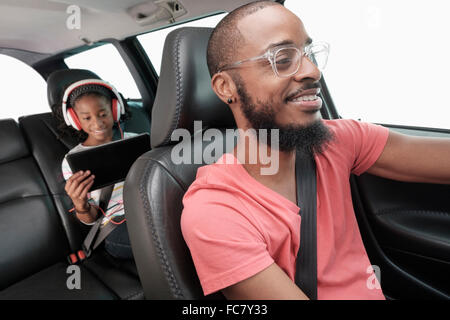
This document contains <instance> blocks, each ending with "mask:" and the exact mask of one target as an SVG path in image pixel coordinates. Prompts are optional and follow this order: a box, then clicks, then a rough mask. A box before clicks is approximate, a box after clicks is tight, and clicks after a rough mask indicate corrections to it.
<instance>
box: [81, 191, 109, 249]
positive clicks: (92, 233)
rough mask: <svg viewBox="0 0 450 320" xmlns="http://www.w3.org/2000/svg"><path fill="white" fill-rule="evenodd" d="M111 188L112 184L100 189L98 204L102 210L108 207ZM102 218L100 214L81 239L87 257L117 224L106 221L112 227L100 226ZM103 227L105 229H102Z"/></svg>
mask: <svg viewBox="0 0 450 320" xmlns="http://www.w3.org/2000/svg"><path fill="white" fill-rule="evenodd" d="M113 189H114V184H113V185H110V186H107V187H104V188H102V189H101V191H100V199H99V206H100V208H102V210H103V211H104V212H106V211H107V209H108V204H109V200H110V199H111V195H112V192H113ZM103 218H104V216H103V215H101V217H100V218H98V219H97V220H96V221H95V223H94V225H93V226H92V227H91V229H90V230H89V232H88V234H87V236H86V238H85V239H84V241H83V251H84V252H85V255H86V257H89V256H90V255H91V253H92V250H94V249H95V248H97V247H98V245H99V244H100V243H101V241H103V239H105V238H106V237H107V236H108V235H109V234H110V233H111V232H112V231H113V230H114V229H115V227H116V226H117V224H114V223H108V225H111V226H112V229H111V226H109V227H108V228H106V229H105V228H102V221H103ZM103 229H105V231H102V230H103ZM106 232H107V234H106ZM100 236H102V239H101V241H98V240H97V239H100ZM94 241H95V243H94ZM93 244H94V245H93Z"/></svg>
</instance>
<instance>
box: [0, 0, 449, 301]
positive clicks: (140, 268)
mask: <svg viewBox="0 0 450 320" xmlns="http://www.w3.org/2000/svg"><path fill="white" fill-rule="evenodd" d="M247 2H250V1H244V0H232V1H226V2H225V1H206V2H205V1H196V0H180V1H175V0H174V1H146V2H142V1H95V2H89V1H84V0H76V1H70V3H71V4H73V5H77V6H79V7H81V8H82V9H83V10H85V11H83V12H85V13H86V15H85V16H86V17H85V18H83V19H84V20H83V23H84V24H85V26H86V27H85V28H82V29H81V30H80V31H79V32H75V33H72V34H70V33H69V35H70V36H68V33H67V32H65V30H64V28H56V27H54V25H52V24H53V23H54V24H55V25H57V24H61V23H65V19H66V17H67V13H66V9H67V6H68V5H67V2H63V1H43V2H42V4H39V5H38V4H36V3H35V2H33V1H30V0H21V1H14V2H13V1H6V2H5V4H1V5H0V7H1V8H2V9H3V8H5V10H2V13H1V14H0V17H1V18H3V17H7V16H8V15H9V16H11V15H14V14H15V15H16V16H17V14H18V12H25V13H26V14H29V16H26V17H35V16H37V17H38V18H37V19H35V20H33V21H31V20H32V19H28V20H27V19H23V21H26V22H22V24H15V25H14V24H13V23H11V28H10V29H9V30H12V31H11V32H14V34H15V35H17V37H8V36H7V35H6V34H7V31H8V30H5V29H4V28H3V31H0V54H6V55H9V56H12V57H15V58H17V59H19V60H21V61H22V62H25V63H26V64H27V65H29V66H30V67H32V68H33V69H34V70H36V71H37V72H38V73H39V74H40V75H41V76H42V77H43V78H44V79H45V80H46V81H47V86H48V88H47V99H48V104H49V106H50V107H49V110H48V112H45V113H39V114H31V115H24V116H22V117H20V118H19V119H18V121H16V120H15V119H1V120H0V147H1V149H2V152H1V153H0V252H1V253H2V254H1V255H0V299H1V300H3V299H12V300H15V299H19V300H22V299H49V300H61V299H73V300H78V299H83V300H143V299H151V300H153V299H156V300H159V299H169V300H171V299H176V300H193V299H224V296H223V295H222V294H221V293H220V292H219V293H216V294H212V295H209V296H206V297H205V296H204V295H203V292H202V289H201V286H200V282H199V280H198V277H197V275H196V272H195V267H194V264H193V262H192V258H191V256H190V253H189V249H188V247H187V245H186V244H185V242H184V240H183V237H182V234H181V229H180V216H181V212H182V210H183V204H182V198H183V195H184V193H185V192H186V191H187V189H188V188H189V186H190V184H191V183H192V182H193V181H194V180H195V176H196V172H197V169H198V168H199V167H200V166H203V165H205V163H201V164H195V161H192V162H191V163H192V164H174V163H173V161H172V160H171V152H172V151H173V149H174V148H175V147H176V146H177V144H178V143H180V142H178V141H172V139H171V137H172V133H173V132H174V130H176V129H185V130H187V131H188V132H189V133H190V134H191V135H192V140H191V141H190V142H189V143H190V144H191V146H192V148H191V150H194V142H196V141H197V140H196V139H195V137H196V135H197V134H201V132H195V128H194V121H199V120H201V121H202V125H203V128H202V129H203V130H206V129H210V128H214V129H217V130H219V131H221V132H224V130H226V129H228V128H235V123H234V118H233V115H232V114H231V111H230V110H229V108H228V107H227V106H226V105H225V104H224V103H223V102H222V101H221V100H219V99H218V98H217V96H216V95H215V94H214V92H213V91H212V89H211V86H210V79H211V78H210V75H209V72H208V69H207V65H206V46H207V41H208V38H209V35H210V33H211V31H212V29H211V28H206V27H184V26H183V25H182V23H183V22H186V21H190V20H193V19H197V18H201V17H203V16H205V15H207V14H215V13H218V12H229V11H231V10H233V9H234V8H236V7H238V6H240V5H242V4H244V3H247ZM278 2H280V3H283V1H278ZM167 6H168V7H167ZM167 8H169V9H167ZM19 9H24V11H20V10H19ZM52 12H53V14H54V19H50V18H51V17H52V14H51V13H52ZM55 12H56V13H55ZM111 16H112V17H113V19H114V20H113V21H114V23H111ZM45 19H47V20H45ZM3 21H4V23H5V25H6V22H8V21H9V20H8V19H7V18H5V20H3ZM5 21H6V22H5ZM45 21H51V22H50V23H49V26H46V27H45V28H48V29H49V30H51V29H54V31H53V34H47V35H45V36H44V35H37V33H36V34H33V33H30V31H29V30H31V29H33V28H35V29H36V30H39V28H41V30H42V29H44V27H43V26H44V25H45ZM177 24H180V25H179V27H178V28H177V29H175V30H174V31H172V32H171V33H170V34H169V35H168V36H167V38H166V40H165V43H164V49H163V55H162V61H161V71H160V74H159V76H158V74H157V73H156V72H155V70H154V68H153V66H152V63H151V61H150V60H149V59H148V57H147V56H146V54H145V52H144V51H143V48H142V47H141V46H140V44H139V42H138V41H137V40H136V35H139V34H142V33H146V32H149V31H152V30H158V29H161V28H163V27H166V26H173V25H177ZM104 25H108V28H105V27H104ZM0 29H2V28H0ZM61 29H62V30H61ZM46 30H47V29H46ZM21 37H22V38H23V39H25V38H26V41H22V40H21ZM103 43H112V44H113V45H114V46H115V47H116V48H117V49H118V51H119V53H120V55H121V57H122V58H123V60H124V61H125V63H126V65H127V67H128V68H129V69H130V71H131V74H132V76H133V78H134V80H135V82H136V85H137V86H138V88H139V91H140V92H141V95H142V99H139V100H128V101H127V103H128V106H129V108H130V110H131V113H132V117H131V118H130V119H129V120H127V121H126V122H125V123H124V128H125V131H129V132H135V133H149V134H150V138H151V148H152V150H150V151H148V152H146V153H145V154H144V155H142V156H141V157H139V158H138V160H137V161H136V162H135V163H134V164H133V166H132V168H131V170H130V171H129V173H128V175H127V178H126V180H125V185H124V206H125V214H126V219H127V228H128V231H129V235H130V241H131V245H132V250H133V254H134V261H133V260H121V259H115V258H113V257H112V256H110V255H109V254H108V253H107V252H106V251H105V250H104V248H102V247H100V248H98V249H96V250H95V251H94V252H93V254H92V256H90V257H89V258H86V259H83V258H82V257H80V256H79V255H78V252H79V250H80V249H81V244H82V242H83V240H84V237H85V236H86V234H87V233H88V231H89V227H88V226H86V225H83V224H81V223H80V222H79V221H78V220H77V218H76V217H75V216H74V215H73V214H70V213H69V210H70V208H72V203H71V201H70V198H69V197H68V196H67V194H66V192H65V190H64V185H65V180H64V177H63V175H62V172H61V162H62V160H63V158H64V156H65V155H66V153H67V152H68V151H69V150H70V149H71V148H73V147H74V146H75V145H76V144H77V141H75V140H74V139H70V138H68V137H66V136H61V134H60V132H59V131H58V129H57V123H56V120H55V117H54V114H53V112H52V110H51V106H54V105H58V102H59V101H61V100H62V93H63V92H62V91H63V89H62V88H64V87H65V86H66V85H67V84H69V83H73V82H74V81H78V80H82V79H90V78H96V79H100V77H99V76H98V75H97V74H95V73H94V72H93V71H91V70H85V69H70V68H68V66H67V65H66V64H65V62H64V59H65V58H66V57H68V56H71V55H74V54H76V53H79V52H82V51H84V50H89V49H90V48H92V47H95V46H96V45H101V44H103ZM103 80H108V79H103ZM321 86H322V91H321V94H320V95H321V98H322V100H323V102H324V104H323V107H322V111H321V115H322V118H324V119H338V118H339V113H338V112H337V110H336V107H335V105H334V103H333V100H332V98H331V95H330V93H329V91H328V88H327V85H326V82H325V79H323V78H322V79H321ZM43 94H45V93H43ZM389 128H390V129H391V130H397V131H400V132H405V133H408V134H413V135H430V136H439V137H447V138H448V137H450V131H443V130H434V129H430V128H415V127H414V128H413V127H401V126H395V125H389ZM194 140H195V141H194ZM200 141H201V148H202V150H205V148H207V147H208V145H210V144H211V143H212V141H203V140H200ZM222 142H223V144H224V146H225V141H222ZM224 149H225V148H224ZM215 156H216V157H217V158H219V157H220V156H221V154H216V155H215ZM190 157H192V158H193V154H191V155H190ZM351 186H352V197H353V204H354V207H355V213H356V215H357V220H358V224H359V228H360V231H361V234H362V237H363V241H364V245H365V247H366V250H367V252H368V255H369V258H370V260H371V263H372V264H373V265H377V266H379V267H380V269H381V270H382V273H381V277H382V278H381V281H380V282H381V285H382V287H383V292H384V294H385V296H386V298H388V299H417V298H424V299H448V298H450V281H449V278H448V276H447V274H448V270H449V268H450V234H449V231H448V230H450V202H449V200H448V195H449V194H450V186H449V185H433V184H419V183H404V182H397V181H391V180H388V179H383V178H379V177H375V176H372V175H370V174H363V175H361V176H358V177H357V176H352V177H351ZM71 255H72V257H73V255H75V256H76V260H77V261H76V262H75V263H74V265H76V266H78V267H79V268H80V270H81V271H80V272H81V274H82V276H81V288H82V290H70V289H68V286H67V281H68V277H69V276H70V274H69V273H68V266H70V265H71V264H73V261H70V257H71Z"/></svg>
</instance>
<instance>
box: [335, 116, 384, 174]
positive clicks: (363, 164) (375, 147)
mask: <svg viewBox="0 0 450 320" xmlns="http://www.w3.org/2000/svg"><path fill="white" fill-rule="evenodd" d="M338 121H339V125H340V127H342V128H341V129H343V130H339V131H337V132H339V135H340V139H341V143H343V144H344V146H343V147H344V148H347V149H349V150H350V151H351V155H352V160H353V164H352V166H351V172H352V173H353V174H356V175H360V174H362V173H364V172H365V171H367V170H368V169H369V168H370V167H371V166H372V165H373V164H374V163H375V162H376V161H377V160H378V158H379V157H380V155H381V153H382V152H383V150H384V147H385V145H386V142H387V139H388V136H389V129H388V128H386V127H383V126H380V125H376V124H372V123H367V122H360V121H356V120H338Z"/></svg>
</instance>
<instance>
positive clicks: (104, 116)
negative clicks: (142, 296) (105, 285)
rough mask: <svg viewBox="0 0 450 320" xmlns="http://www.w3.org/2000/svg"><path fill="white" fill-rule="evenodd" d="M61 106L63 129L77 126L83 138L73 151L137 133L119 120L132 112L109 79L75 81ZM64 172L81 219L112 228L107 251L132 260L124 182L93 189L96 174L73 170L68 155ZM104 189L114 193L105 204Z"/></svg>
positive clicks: (74, 208) (65, 94) (76, 132)
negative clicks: (126, 129) (123, 197)
mask: <svg viewBox="0 0 450 320" xmlns="http://www.w3.org/2000/svg"><path fill="white" fill-rule="evenodd" d="M58 109H59V111H61V114H60V115H59V117H57V118H60V120H61V121H60V122H62V126H60V129H62V130H63V131H65V132H72V133H74V130H73V129H72V128H74V129H75V130H76V131H75V134H76V136H77V137H78V140H79V141H80V143H79V144H78V145H77V146H75V147H74V148H73V149H71V150H70V151H69V153H72V152H77V151H81V150H85V149H88V148H91V147H93V146H98V145H101V144H104V143H107V142H111V141H113V140H117V139H120V138H122V139H124V138H128V137H131V136H134V135H136V134H134V133H129V132H125V133H123V132H122V130H121V128H120V123H119V119H121V120H124V118H125V117H126V116H129V112H128V110H127V111H126V110H125V109H126V105H125V104H124V100H123V99H122V96H121V95H120V94H119V93H118V92H117V90H116V89H115V88H114V87H113V86H111V85H110V84H109V83H107V82H105V81H102V80H98V79H86V80H81V81H77V82H75V83H73V84H72V85H70V86H69V87H68V88H67V89H66V90H65V92H64V97H63V103H62V107H61V108H58ZM121 117H122V118H121ZM62 120H64V121H62ZM115 128H117V130H114V129H115ZM62 171H63V175H64V178H65V179H66V180H67V181H66V185H65V191H66V192H67V194H68V195H69V197H70V198H71V199H72V202H73V205H74V207H73V210H74V211H75V212H76V216H77V218H78V219H79V220H80V221H81V222H82V223H84V224H87V225H94V224H96V223H97V224H99V228H98V229H99V230H102V229H103V228H105V229H111V230H112V232H111V233H109V234H108V235H107V236H106V239H105V249H106V251H107V252H108V253H109V254H111V255H112V256H113V257H116V258H123V259H132V258H133V255H132V251H131V246H130V240H129V237H128V232H127V228H126V225H125V223H124V222H125V219H124V207H123V200H122V195H123V182H120V183H117V184H115V185H114V187H112V193H111V187H110V189H109V192H108V191H106V192H105V190H104V189H107V188H108V187H105V188H103V189H99V190H93V191H90V188H91V186H92V184H93V182H94V179H95V177H94V175H92V174H91V173H90V171H89V170H87V171H84V172H83V171H78V172H75V173H72V170H71V168H70V166H69V164H68V162H67V160H66V158H65V157H64V160H63V162H62ZM102 191H103V192H104V193H107V194H108V195H109V194H110V195H111V196H110V198H109V201H108V200H107V199H108V196H106V198H105V197H104V195H103V200H104V203H102V204H101V203H100V201H101V197H102ZM105 199H106V200H105ZM102 207H103V208H102ZM106 227H108V228H106ZM85 249H86V248H85ZM87 249H89V250H90V248H87Z"/></svg>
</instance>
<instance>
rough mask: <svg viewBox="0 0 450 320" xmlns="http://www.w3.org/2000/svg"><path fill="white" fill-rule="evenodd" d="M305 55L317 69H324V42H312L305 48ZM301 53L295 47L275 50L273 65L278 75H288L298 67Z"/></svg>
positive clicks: (325, 51) (325, 55) (326, 59)
mask: <svg viewBox="0 0 450 320" xmlns="http://www.w3.org/2000/svg"><path fill="white" fill-rule="evenodd" d="M305 55H306V57H307V58H308V59H309V60H310V61H311V62H312V63H314V64H315V65H316V66H317V68H318V69H319V70H321V71H322V70H324V69H325V67H326V65H327V61H328V47H327V45H325V44H317V45H316V44H312V45H310V46H309V47H307V49H306V54H305ZM300 63H301V53H300V50H298V49H296V48H283V49H280V50H279V51H277V52H276V54H275V57H274V65H275V68H276V71H277V73H278V75H279V76H280V77H289V76H291V75H292V74H294V73H296V72H297V71H298V69H299V67H300Z"/></svg>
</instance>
